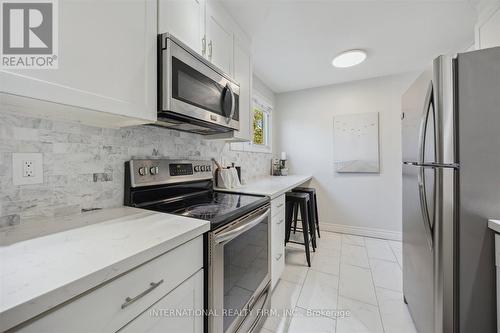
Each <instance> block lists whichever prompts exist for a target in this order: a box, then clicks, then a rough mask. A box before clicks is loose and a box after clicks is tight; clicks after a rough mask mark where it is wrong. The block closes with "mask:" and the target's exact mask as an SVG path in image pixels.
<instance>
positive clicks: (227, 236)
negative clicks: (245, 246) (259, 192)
mask: <svg viewBox="0 0 500 333" xmlns="http://www.w3.org/2000/svg"><path fill="white" fill-rule="evenodd" d="M270 212H271V210H270V209H269V208H268V209H266V211H265V212H264V213H263V214H261V215H260V216H259V217H257V218H255V219H253V220H250V221H248V222H246V223H245V224H243V225H241V226H239V227H237V228H234V229H231V230H228V231H226V232H223V233H220V234H218V235H217V236H215V238H214V242H215V244H220V243H223V242H227V241H230V240H232V239H234V238H236V237H238V236H239V235H241V234H242V233H244V232H245V231H248V230H250V229H252V228H253V227H255V226H256V225H257V224H259V223H260V222H262V221H263V220H264V219H265V218H266V217H268V216H269V213H270Z"/></svg>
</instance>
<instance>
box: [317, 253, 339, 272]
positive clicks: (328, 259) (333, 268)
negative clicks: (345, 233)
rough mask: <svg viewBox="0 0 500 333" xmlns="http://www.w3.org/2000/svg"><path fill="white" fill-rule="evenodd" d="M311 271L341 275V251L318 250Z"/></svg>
mask: <svg viewBox="0 0 500 333" xmlns="http://www.w3.org/2000/svg"><path fill="white" fill-rule="evenodd" d="M311 269H313V270H315V271H318V272H323V273H328V274H333V275H339V270H340V251H339V250H334V249H327V248H322V249H318V250H317V252H316V253H315V254H314V256H313V259H312V262H311Z"/></svg>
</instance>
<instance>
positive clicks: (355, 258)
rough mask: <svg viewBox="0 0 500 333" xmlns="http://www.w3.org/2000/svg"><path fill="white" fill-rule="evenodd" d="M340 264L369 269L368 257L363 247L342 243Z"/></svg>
mask: <svg viewBox="0 0 500 333" xmlns="http://www.w3.org/2000/svg"><path fill="white" fill-rule="evenodd" d="M341 252H342V256H341V262H342V264H348V265H354V266H360V267H365V268H370V263H369V261H368V255H367V254H366V249H365V247H364V246H359V245H352V244H346V243H342V251H341Z"/></svg>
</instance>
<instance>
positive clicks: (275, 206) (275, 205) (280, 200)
mask: <svg viewBox="0 0 500 333" xmlns="http://www.w3.org/2000/svg"><path fill="white" fill-rule="evenodd" d="M282 211H283V212H284V211H285V195H284V194H283V195H282V196H279V197H277V198H276V199H273V200H272V201H271V215H272V216H274V215H277V214H279V213H280V212H282Z"/></svg>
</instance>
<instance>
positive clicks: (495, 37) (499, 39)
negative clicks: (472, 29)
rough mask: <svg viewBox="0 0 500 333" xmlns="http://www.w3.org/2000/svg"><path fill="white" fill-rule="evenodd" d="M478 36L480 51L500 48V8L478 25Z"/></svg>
mask: <svg viewBox="0 0 500 333" xmlns="http://www.w3.org/2000/svg"><path fill="white" fill-rule="evenodd" d="M476 36H477V39H478V43H477V44H478V45H477V46H478V47H479V48H480V49H485V48H489V47H495V46H500V8H497V9H496V11H494V12H493V14H491V15H490V16H488V17H487V19H486V20H485V21H483V22H481V23H479V24H478V27H477V32H476Z"/></svg>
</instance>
